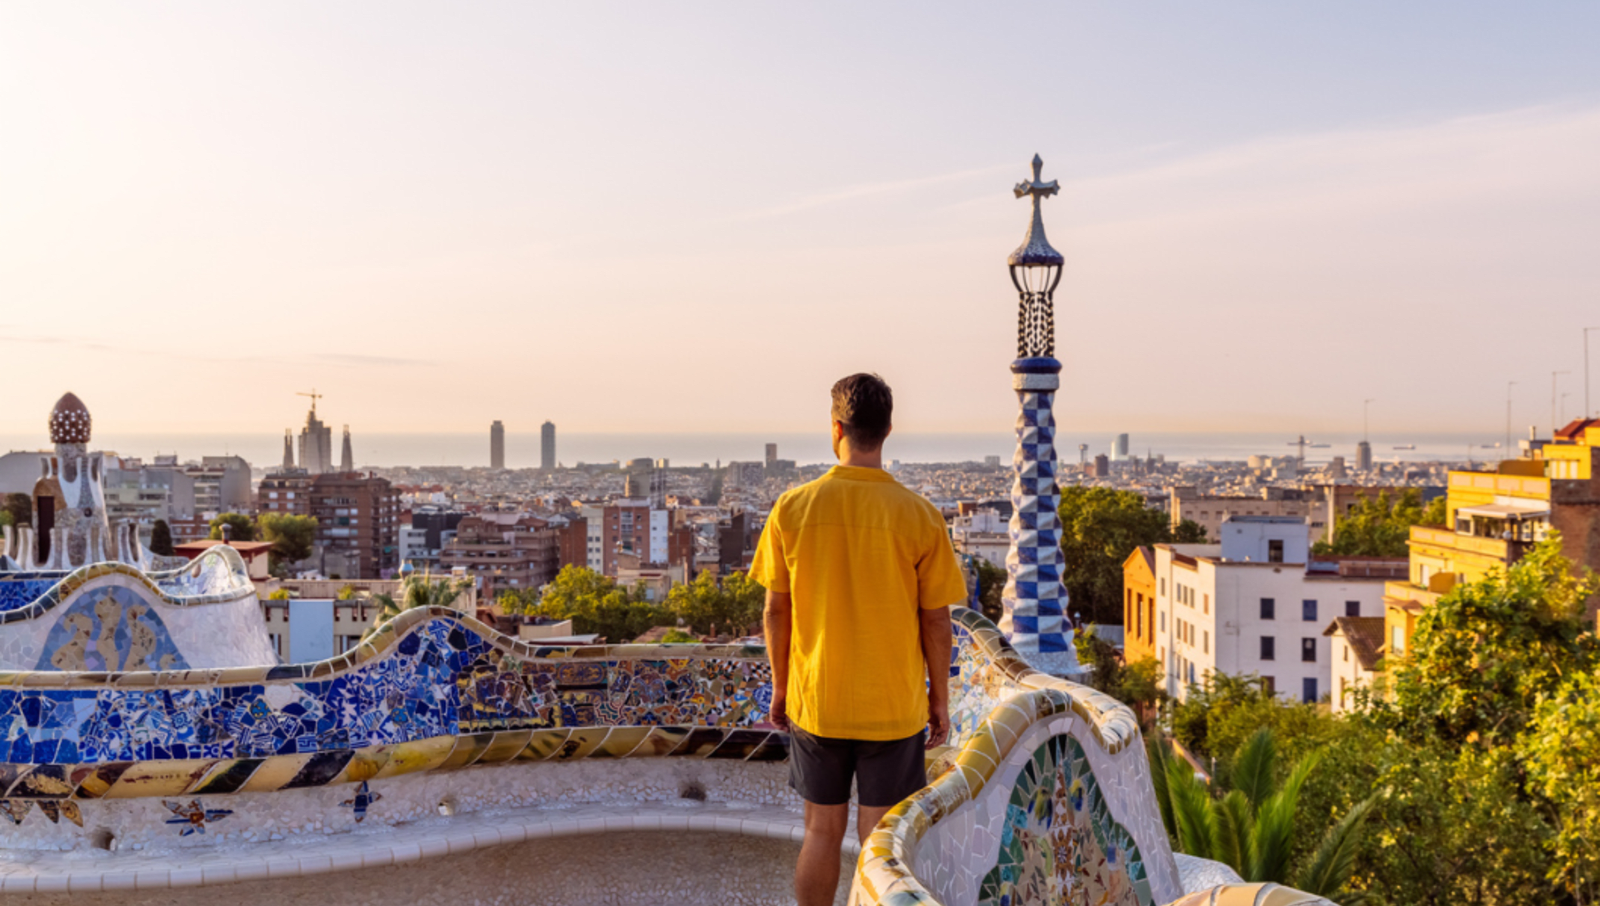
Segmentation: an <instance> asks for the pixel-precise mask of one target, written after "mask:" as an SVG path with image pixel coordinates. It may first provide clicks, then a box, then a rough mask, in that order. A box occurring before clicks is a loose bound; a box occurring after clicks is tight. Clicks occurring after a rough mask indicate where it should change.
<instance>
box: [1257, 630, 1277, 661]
mask: <svg viewBox="0 0 1600 906" xmlns="http://www.w3.org/2000/svg"><path fill="white" fill-rule="evenodd" d="M1261 659H1262V660H1263V661H1275V660H1277V659H1278V640H1277V639H1275V638H1273V637H1272V636H1270V635H1264V636H1262V637H1261Z"/></svg>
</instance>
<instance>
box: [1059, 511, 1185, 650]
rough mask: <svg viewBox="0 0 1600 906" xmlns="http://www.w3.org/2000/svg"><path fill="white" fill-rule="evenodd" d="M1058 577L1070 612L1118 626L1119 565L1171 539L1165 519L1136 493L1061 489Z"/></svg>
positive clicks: (1120, 572)
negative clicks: (1139, 551)
mask: <svg viewBox="0 0 1600 906" xmlns="http://www.w3.org/2000/svg"><path fill="white" fill-rule="evenodd" d="M1060 512H1061V553H1062V559H1063V568H1062V577H1063V580H1064V581H1065V583H1066V586H1067V593H1068V595H1069V597H1070V600H1071V602H1072V603H1071V605H1070V606H1071V607H1072V609H1073V610H1075V611H1077V612H1078V613H1080V614H1083V615H1085V617H1086V618H1087V619H1088V621H1089V622H1091V623H1121V622H1122V562H1123V561H1124V560H1126V559H1128V555H1129V554H1131V553H1133V550H1134V548H1136V547H1139V546H1141V545H1151V544H1160V543H1163V542H1168V541H1171V540H1172V527H1171V522H1170V519H1169V518H1168V516H1167V515H1166V514H1165V513H1163V512H1161V511H1160V510H1154V509H1151V508H1149V507H1147V506H1145V504H1144V497H1143V496H1142V495H1140V494H1138V493H1136V492H1134V491H1114V490H1111V489H1110V488H1088V487H1079V486H1073V487H1066V488H1062V489H1061V510H1060Z"/></svg>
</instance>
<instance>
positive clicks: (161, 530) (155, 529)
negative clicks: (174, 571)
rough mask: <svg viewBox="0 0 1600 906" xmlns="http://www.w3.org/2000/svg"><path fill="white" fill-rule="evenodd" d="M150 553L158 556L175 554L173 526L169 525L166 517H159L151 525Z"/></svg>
mask: <svg viewBox="0 0 1600 906" xmlns="http://www.w3.org/2000/svg"><path fill="white" fill-rule="evenodd" d="M150 553H152V554H155V555H156V556H158V557H171V556H173V553H174V552H173V549H172V526H170V525H167V520H165V519H157V520H156V522H155V525H152V526H151V527H150Z"/></svg>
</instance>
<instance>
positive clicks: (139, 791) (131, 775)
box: [101, 756, 309, 799]
mask: <svg viewBox="0 0 1600 906" xmlns="http://www.w3.org/2000/svg"><path fill="white" fill-rule="evenodd" d="M307 757H309V756H307ZM214 764H216V762H215V761H141V762H137V763H135V764H133V765H131V766H130V767H129V768H128V769H127V770H126V771H123V772H122V776H121V777H118V778H117V781H116V782H115V783H113V784H112V785H111V788H110V789H109V790H106V793H105V795H104V796H103V797H101V798H105V799H137V798H139V797H141V796H181V795H183V794H184V793H186V792H188V790H189V787H190V786H191V785H193V784H194V782H195V781H196V780H198V779H199V778H200V777H201V776H202V775H203V774H205V773H206V772H207V771H209V770H210V769H211V766H212V765H214ZM289 776H290V777H293V776H294V775H293V774H290V775H289ZM280 786H281V784H280ZM273 789H277V787H276V786H275V787H273Z"/></svg>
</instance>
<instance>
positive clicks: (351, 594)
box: [333, 584, 356, 601]
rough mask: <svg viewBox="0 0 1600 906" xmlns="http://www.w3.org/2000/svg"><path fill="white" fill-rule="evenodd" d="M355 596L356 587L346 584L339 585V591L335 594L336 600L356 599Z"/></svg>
mask: <svg viewBox="0 0 1600 906" xmlns="http://www.w3.org/2000/svg"><path fill="white" fill-rule="evenodd" d="M355 596H356V587H355V586H354V585H348V584H346V585H342V586H340V587H339V593H338V594H336V595H334V596H333V598H334V600H336V601H351V600H354V599H355Z"/></svg>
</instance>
